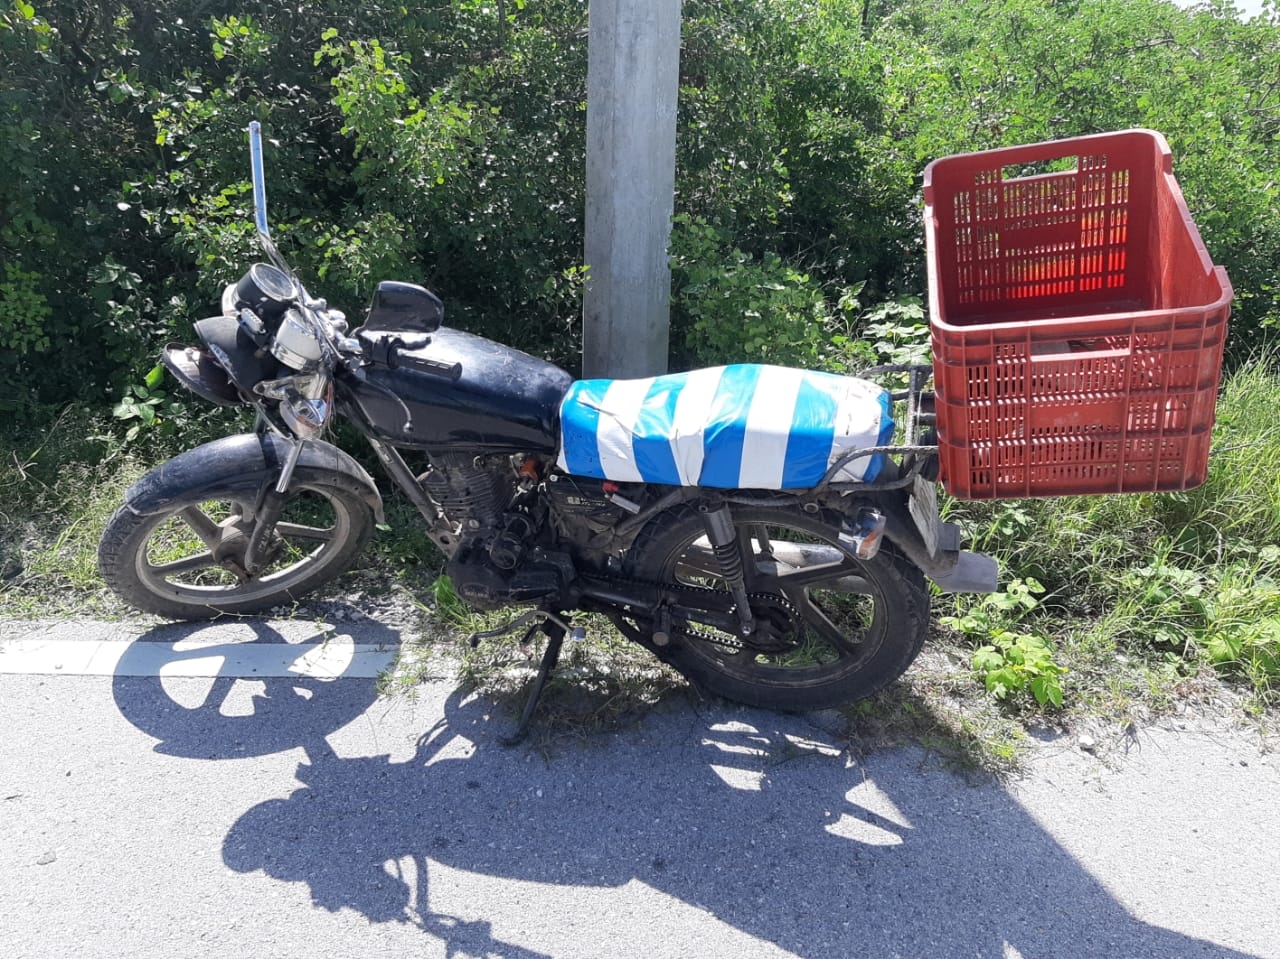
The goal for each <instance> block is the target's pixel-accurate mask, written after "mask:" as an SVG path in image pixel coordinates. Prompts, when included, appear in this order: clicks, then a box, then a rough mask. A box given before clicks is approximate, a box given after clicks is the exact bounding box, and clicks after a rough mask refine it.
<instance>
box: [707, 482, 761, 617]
mask: <svg viewBox="0 0 1280 959" xmlns="http://www.w3.org/2000/svg"><path fill="white" fill-rule="evenodd" d="M698 512H699V513H701V514H702V525H703V526H704V527H705V528H706V530H707V540H708V541H709V542H710V543H711V552H712V553H713V554H714V555H715V558H716V562H717V563H719V565H720V575H721V576H722V577H723V578H724V581H725V584H726V585H727V586H728V587H729V592H730V593H732V594H733V601H734V602H735V603H736V604H737V606H738V621H739V622H740V623H741V628H742V635H743V636H750V635H751V634H752V633H754V632H755V630H756V621H755V617H754V616H753V615H752V614H751V601H750V600H749V599H748V598H747V584H746V581H745V579H744V578H743V568H742V552H741V550H740V549H739V548H738V532H737V530H735V529H734V528H733V515H732V514H731V513H730V512H729V507H728V506H726V505H725V504H724V503H719V504H715V505H713V504H708V503H704V504H702V505H701V506H699V507H698Z"/></svg>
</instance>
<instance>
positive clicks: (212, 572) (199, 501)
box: [98, 467, 374, 619]
mask: <svg viewBox="0 0 1280 959" xmlns="http://www.w3.org/2000/svg"><path fill="white" fill-rule="evenodd" d="M161 469H163V467H161ZM157 472H158V471H157ZM161 476H162V477H163V474H161ZM163 482H164V481H163V478H162V479H161V483H162V484H163ZM260 484H261V480H260V479H259V480H256V481H255V482H254V483H253V484H247V483H244V482H240V483H237V482H236V481H234V480H230V481H227V482H225V483H222V484H218V485H215V486H213V487H208V486H204V487H202V488H201V489H199V490H198V491H192V490H183V489H170V490H163V489H161V490H158V492H159V493H161V494H163V498H164V501H165V502H166V506H165V508H164V509H163V510H162V511H160V512H158V513H152V514H150V515H138V513H136V512H134V511H133V510H132V509H130V506H129V504H128V503H127V502H126V503H125V504H124V505H123V506H121V507H120V508H119V509H118V510H116V512H115V515H113V516H112V517H111V519H110V520H109V521H108V522H107V526H106V529H105V530H104V531H103V534H102V540H101V542H100V543H99V546H98V569H99V571H100V572H101V574H102V578H103V579H104V580H105V581H106V582H107V585H108V586H110V587H111V588H112V589H113V590H115V591H116V593H117V594H119V595H120V596H121V597H122V598H123V599H125V600H126V601H127V602H129V603H130V604H132V605H133V606H135V607H137V608H138V609H140V610H144V611H145V612H149V613H156V614H157V615H160V616H165V617H168V618H170V619H211V618H213V617H215V616H222V615H240V614H247V613H257V612H261V611H263V610H266V609H270V608H272V607H273V606H279V605H281V604H287V603H292V602H294V601H296V600H298V599H299V598H301V597H302V596H303V595H305V594H306V593H308V592H310V591H311V590H313V589H315V588H316V587H318V586H320V585H321V584H323V583H326V582H328V581H329V580H331V579H333V578H334V577H336V576H338V575H339V574H340V573H342V572H343V571H345V570H346V569H347V568H348V567H349V566H350V565H351V563H352V561H353V560H354V559H355V557H356V555H357V554H358V553H359V552H360V550H361V549H362V548H363V547H364V545H365V544H366V543H367V542H368V540H369V537H370V536H371V535H372V532H373V527H374V516H373V510H372V509H371V508H370V506H369V504H368V503H367V502H366V501H365V499H364V497H363V496H362V491H361V490H360V489H359V488H358V485H357V484H356V483H354V482H353V481H352V480H350V479H349V478H347V477H345V476H342V475H340V474H337V473H327V472H318V471H314V470H306V469H299V470H298V471H297V473H295V474H294V481H293V483H292V485H291V488H290V490H289V494H288V500H287V501H286V503H285V506H284V510H283V512H282V514H281V517H280V521H279V522H278V523H276V525H275V527H274V529H273V530H272V531H271V532H270V533H269V534H268V539H267V552H268V561H267V562H266V563H265V564H264V565H263V567H262V568H261V569H260V570H258V571H256V572H255V573H254V574H253V575H246V574H244V573H243V571H242V570H236V569H235V565H236V558H237V554H236V552H235V550H236V544H237V543H240V544H243V543H245V542H247V539H248V537H249V536H250V535H252V532H253V526H252V522H251V521H250V522H246V521H244V519H243V517H244V516H245V515H246V514H250V513H252V509H251V504H253V503H255V502H257V500H258V496H259V495H260V493H261V492H262V490H261V486H260ZM152 491H153V493H154V492H157V490H156V487H154V486H153V487H152ZM211 539H216V540H217V541H218V542H219V544H220V545H219V546H218V552H219V558H217V559H215V557H214V554H213V551H212V550H211V548H210V546H209V541H210V540H211ZM242 548H243V547H242V545H241V549H242ZM240 555H241V556H242V553H241V554H240Z"/></svg>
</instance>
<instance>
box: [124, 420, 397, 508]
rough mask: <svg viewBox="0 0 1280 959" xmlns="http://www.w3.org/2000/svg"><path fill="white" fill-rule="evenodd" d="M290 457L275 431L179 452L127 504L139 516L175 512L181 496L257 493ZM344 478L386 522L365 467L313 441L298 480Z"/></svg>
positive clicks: (131, 493)
mask: <svg viewBox="0 0 1280 959" xmlns="http://www.w3.org/2000/svg"><path fill="white" fill-rule="evenodd" d="M288 455H289V444H288V443H287V442H286V441H285V440H283V439H281V438H280V437H278V436H275V435H273V434H271V433H241V434H239V435H236V436H226V437H223V438H222V439H220V440H214V441H213V442H212V443H206V444H204V445H203V446H197V447H196V448H195V449H193V450H188V451H187V452H185V453H180V454H179V455H177V456H175V457H174V458H173V459H171V460H169V461H168V462H167V463H162V464H161V465H159V466H157V467H156V468H155V469H153V470H152V471H151V472H150V473H148V474H147V475H146V476H144V477H142V479H140V480H138V482H136V483H134V484H133V486H131V487H129V491H128V493H126V494H125V506H126V507H127V508H128V509H129V510H130V511H131V512H133V513H135V514H137V515H138V516H152V515H155V514H157V513H163V512H164V511H166V510H168V509H171V508H172V507H173V504H174V503H176V502H178V501H179V499H180V498H182V497H185V496H188V495H190V494H191V493H200V492H201V491H204V490H210V491H212V490H226V489H227V488H228V487H231V488H234V489H240V490H244V491H245V492H249V491H256V490H259V489H261V488H262V487H263V485H264V484H266V483H268V482H274V481H275V479H276V477H278V476H279V475H280V470H281V469H282V468H283V467H284V463H285V460H286V459H287V458H288ZM325 475H329V476H335V475H336V476H340V477H342V478H344V479H345V480H347V481H348V482H349V483H351V484H354V485H355V486H356V487H357V489H359V491H360V494H361V496H362V497H363V498H364V501H365V502H366V503H368V504H369V508H370V509H372V510H373V513H374V515H375V516H376V517H377V519H378V522H379V523H382V522H385V517H384V514H383V510H382V497H381V496H380V495H379V494H378V487H377V486H376V485H375V484H374V482H373V478H372V477H371V476H370V475H369V473H368V472H367V471H366V470H365V468H364V467H363V466H361V465H360V464H359V463H357V462H356V461H355V460H353V459H352V458H351V457H350V456H348V455H347V454H346V453H344V452H343V451H342V450H340V449H338V448H337V447H336V446H334V445H332V444H331V443H325V442H323V441H322V440H308V441H307V443H306V445H305V446H304V447H303V449H302V455H301V457H300V458H299V459H298V465H297V468H296V469H295V471H294V476H295V477H296V478H297V479H298V480H300V481H306V480H307V479H313V480H314V479H319V478H321V477H323V476H325Z"/></svg>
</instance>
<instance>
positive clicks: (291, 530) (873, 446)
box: [99, 123, 996, 731]
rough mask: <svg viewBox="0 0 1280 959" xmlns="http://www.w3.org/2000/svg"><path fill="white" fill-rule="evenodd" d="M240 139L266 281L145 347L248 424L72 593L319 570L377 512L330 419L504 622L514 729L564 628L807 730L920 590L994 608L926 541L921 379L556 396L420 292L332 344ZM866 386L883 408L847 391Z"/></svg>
mask: <svg viewBox="0 0 1280 959" xmlns="http://www.w3.org/2000/svg"><path fill="white" fill-rule="evenodd" d="M249 138H250V160H251V163H250V167H251V173H252V183H253V196H254V207H255V211H254V222H255V228H256V232H257V235H258V239H259V241H260V244H261V246H262V248H263V250H264V251H265V254H266V259H267V262H262V263H257V264H254V265H253V266H251V267H250V268H249V270H248V272H247V273H245V274H244V276H242V277H241V278H240V279H239V280H238V281H237V282H235V283H233V284H231V285H229V286H228V287H227V288H226V290H225V292H224V294H223V297H222V315H220V316H216V317H210V318H207V319H202V320H199V321H198V322H196V323H195V324H194V325H195V332H196V335H197V336H198V338H199V340H200V345H195V346H180V345H171V346H169V347H168V348H166V349H165V351H164V353H163V355H162V362H163V363H164V365H165V366H166V368H167V369H168V370H169V371H170V372H171V373H172V374H173V375H174V377H175V378H176V379H177V380H178V381H179V382H180V383H182V384H183V385H184V386H185V387H186V388H187V389H189V390H191V391H192V392H194V393H195V394H196V395H198V396H200V397H202V398H204V399H205V400H208V401H210V402H212V403H215V404H221V405H229V406H234V405H248V406H251V407H253V408H254V410H255V411H256V421H255V426H254V430H253V432H251V433H247V434H243V435H237V436H229V437H226V438H224V439H220V440H217V441H214V442H211V443H208V444H206V445H203V446H200V447H198V448H196V449H193V450H190V451H188V452H185V453H182V454H180V455H179V456H177V457H175V458H174V459H172V460H170V461H168V462H167V463H164V464H162V465H160V466H159V467H157V468H156V469H154V470H153V471H152V472H150V473H149V474H147V475H146V476H145V477H143V478H142V479H141V480H139V481H138V482H137V483H136V484H134V485H133V486H132V487H131V488H130V489H129V491H128V492H127V494H126V497H125V501H124V503H123V505H121V506H120V508H119V509H118V510H117V511H116V512H115V514H114V515H113V516H112V518H111V520H110V521H109V523H108V524H107V526H106V529H105V531H104V533H103V536H102V540H101V544H100V547H99V569H100V571H101V574H102V576H103V578H104V580H105V581H106V582H107V584H109V585H110V587H111V588H112V589H113V590H115V591H116V592H117V593H118V594H119V595H120V596H122V597H123V598H124V599H125V600H127V601H128V602H129V603H131V604H132V605H134V606H136V607H138V608H139V609H142V610H145V611H148V612H151V613H156V614H159V615H161V616H165V617H171V618H176V619H202V618H211V617H216V616H221V615H241V614H250V613H256V612H261V611H263V610H267V609H270V608H272V607H275V606H278V605H280V604H282V603H290V602H292V601H294V600H297V599H298V598H300V597H301V596H303V595H304V594H306V593H309V592H310V591H312V590H314V589H316V588H317V587H319V586H320V585H322V584H324V583H326V582H328V581H330V580H332V579H333V578H334V577H336V576H338V575H339V574H340V573H342V572H343V571H344V570H345V569H346V568H347V567H348V566H349V565H350V564H351V563H352V562H353V560H355V558H356V557H357V555H358V554H359V553H360V551H361V549H362V547H363V546H364V545H365V544H366V542H367V541H368V540H369V538H370V536H371V535H372V532H373V530H374V527H375V524H377V523H381V522H383V520H384V514H383V507H382V500H381V497H380V494H379V492H378V488H377V486H376V484H375V482H374V480H373V479H372V477H371V476H370V475H369V473H368V472H367V471H366V470H365V469H364V468H363V467H362V466H361V465H360V464H359V463H357V461H356V460H355V459H353V458H352V457H351V456H350V455H348V454H347V453H346V452H344V451H342V450H341V449H339V448H338V447H337V446H335V445H333V444H332V443H330V442H328V441H327V440H326V439H325V438H324V437H325V435H326V431H327V429H328V427H329V425H330V423H331V422H332V420H333V418H334V417H335V416H341V417H343V418H345V419H346V420H347V421H348V422H349V423H350V424H352V426H354V428H355V430H356V431H357V432H358V433H359V434H361V435H362V437H363V438H364V439H365V440H366V441H367V442H368V443H369V445H370V446H371V447H372V449H373V452H374V454H375V455H376V457H377V460H378V461H379V462H380V464H381V465H382V467H383V468H384V469H385V470H386V473H387V474H388V476H389V477H390V479H391V480H392V481H393V482H394V483H395V484H396V486H397V487H398V488H399V489H400V490H401V491H402V492H403V493H404V494H405V495H406V496H407V497H408V499H409V501H410V502H412V504H413V505H414V506H415V507H416V508H417V510H418V512H419V513H420V514H421V516H422V519H423V521H424V523H425V525H426V532H427V535H428V536H429V537H430V539H431V540H432V541H433V542H434V543H435V545H436V546H437V547H439V549H440V551H441V553H443V554H444V556H445V557H446V559H447V566H446V573H447V575H448V576H449V578H450V580H451V582H452V585H453V589H454V591H455V592H456V594H457V595H458V596H459V597H460V598H461V599H462V600H464V601H465V602H466V603H468V604H469V605H470V606H472V607H474V608H476V609H490V610H491V609H498V608H504V607H528V609H527V610H526V611H525V612H524V613H523V615H521V616H519V617H518V618H516V619H515V620H514V621H513V622H512V623H511V624H510V625H509V626H507V627H504V628H503V629H500V630H492V631H490V632H489V633H487V634H483V635H484V636H492V635H496V634H499V633H505V632H512V631H514V630H515V629H517V628H520V627H525V628H526V633H525V641H526V642H527V641H529V640H531V639H532V638H533V637H534V635H535V633H536V632H538V631H541V632H542V633H544V634H545V635H546V637H547V643H546V647H545V652H544V655H543V657H542V662H541V666H540V669H539V672H538V676H537V679H536V680H535V683H534V686H533V689H532V692H531V694H530V697H529V701H528V704H527V706H526V708H525V712H524V715H523V716H522V718H521V724H520V729H521V730H522V731H523V730H524V729H526V728H527V726H528V723H529V720H530V718H531V717H532V714H533V710H534V707H535V705H536V702H537V698H538V695H539V693H540V692H541V690H542V686H543V684H544V683H545V681H546V679H547V677H548V676H549V675H550V673H551V671H552V670H553V669H554V668H555V665H556V662H557V660H558V657H559V655H560V650H561V645H562V642H563V640H564V638H565V637H566V635H577V634H580V633H581V629H580V628H579V627H575V626H573V624H572V622H571V616H572V615H573V614H575V613H579V612H583V613H598V614H602V615H603V616H604V617H606V618H607V619H608V621H609V622H610V623H612V625H613V626H614V627H616V628H617V630H618V631H619V632H620V633H621V634H622V635H624V636H626V637H627V638H628V639H630V640H632V641H634V642H636V643H638V644H640V645H641V646H644V647H645V648H646V649H648V650H650V651H651V652H652V653H653V654H654V655H655V656H657V657H658V658H659V659H660V660H662V661H663V662H666V663H669V664H670V665H671V666H673V667H674V668H675V669H677V670H678V671H679V672H681V673H682V674H684V676H686V677H687V678H688V679H689V680H690V681H691V682H692V683H694V684H695V685H696V686H698V687H701V688H703V689H705V690H707V691H709V692H712V693H715V694H718V695H721V696H723V697H726V698H728V699H732V700H736V701H739V702H742V703H746V704H749V705H753V706H760V707H765V708H772V709H779V710H808V709H816V708H825V707H833V706H839V705H842V704H846V703H848V702H851V701H853V700H856V699H860V698H863V697H866V696H868V695H870V694H872V693H874V692H875V691H877V690H878V689H881V688H882V687H884V686H886V685H887V684H889V683H890V682H892V681H894V680H895V679H897V678H898V677H899V676H900V675H901V674H902V673H903V672H904V671H905V670H906V669H907V668H908V666H910V664H911V663H912V661H913V660H914V659H915V657H916V655H917V654H918V653H919V651H920V649H921V646H922V645H923V643H924V640H925V637H926V634H927V631H928V624H929V592H928V586H927V585H926V578H927V579H928V580H931V581H932V582H933V583H934V584H936V585H937V586H938V587H940V588H941V589H942V590H944V591H952V592H961V591H963V592H991V591H994V590H995V588H996V564H995V561H994V560H993V559H991V558H990V557H987V556H983V555H980V554H976V553H971V552H967V551H964V550H962V549H960V534H959V529H958V527H957V526H956V525H955V524H952V523H947V522H942V521H941V519H940V517H939V513H938V506H937V499H936V494H935V487H934V481H935V480H936V478H937V463H938V458H937V447H936V434H935V433H934V432H933V431H932V422H933V413H932V405H931V400H932V394H931V393H930V392H928V391H927V390H926V389H925V386H926V385H927V383H928V381H929V377H930V374H931V369H930V368H929V367H880V368H876V369H872V370H867V371H864V373H863V374H862V376H861V377H858V378H854V377H843V376H836V375H833V374H828V373H818V372H812V371H802V370H792V369H784V368H781V367H773V366H760V365H736V366H727V367H717V368H713V369H708V370H695V371H692V372H689V373H677V374H670V375H666V376H658V377H653V378H649V379H641V380H577V381H575V379H574V378H573V377H572V376H571V375H570V374H568V373H566V372H565V371H563V370H561V369H559V368H558V367H556V366H554V365H553V364H551V363H548V362H546V361H544V360H540V359H537V358H535V357H532V356H529V355H527V354H525V353H522V352H519V351H517V350H514V349H511V348H509V347H507V346H504V345H502V344H499V343H496V342H493V341H491V340H487V339H484V338H482V337H479V336H475V335H472V334H470V333H467V332H464V331H461V330H456V329H450V328H448V327H446V326H444V325H443V319H444V306H443V304H442V303H441V301H440V300H439V299H438V298H437V297H436V296H435V295H434V294H432V293H431V292H429V291H428V290H426V289H424V288H422V287H420V286H417V285H414V284H410V283H404V282H393V281H384V282H382V283H380V284H379V285H378V287H377V290H376V293H375V294H374V296H373V300H372V304H371V306H370V308H369V312H368V315H367V316H366V317H365V320H364V322H363V324H362V325H361V326H360V327H359V328H357V329H355V330H349V328H348V324H347V322H346V318H345V317H344V316H343V315H342V313H340V312H339V311H337V310H335V309H332V308H331V307H329V305H328V304H327V303H326V302H325V301H324V300H323V299H316V298H313V297H312V296H311V294H310V293H308V292H307V290H306V288H305V287H304V286H303V284H302V283H301V282H300V280H299V278H298V276H297V275H296V273H295V272H294V271H293V270H292V269H291V268H290V266H289V265H288V263H287V262H286V261H285V259H284V258H283V257H282V256H281V254H280V252H279V250H278V249H277V247H276V245H275V243H274V241H273V239H272V237H271V234H270V230H269V227H268V222H267V213H266V191H265V186H264V182H265V179H264V175H263V158H262V139H261V130H260V127H259V125H258V124H257V123H254V124H251V126H250V137H249ZM890 373H892V374H897V375H898V378H899V381H904V382H905V383H906V387H905V389H900V390H897V391H896V392H889V391H886V390H884V389H882V388H881V387H880V386H877V385H875V384H874V383H872V382H871V381H870V379H869V377H873V376H877V375H881V374H890ZM904 407H905V417H904V421H903V423H902V428H901V435H902V437H903V441H902V442H901V443H897V444H895V443H893V438H894V436H895V432H896V431H897V430H898V426H897V424H896V422H895V419H894V417H895V415H901V414H900V413H899V412H898V411H899V410H901V409H903V408H904ZM410 461H421V463H425V470H422V471H420V472H419V471H416V470H415V468H413V467H411V466H410V465H409V464H410ZM420 465H421V464H420Z"/></svg>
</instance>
